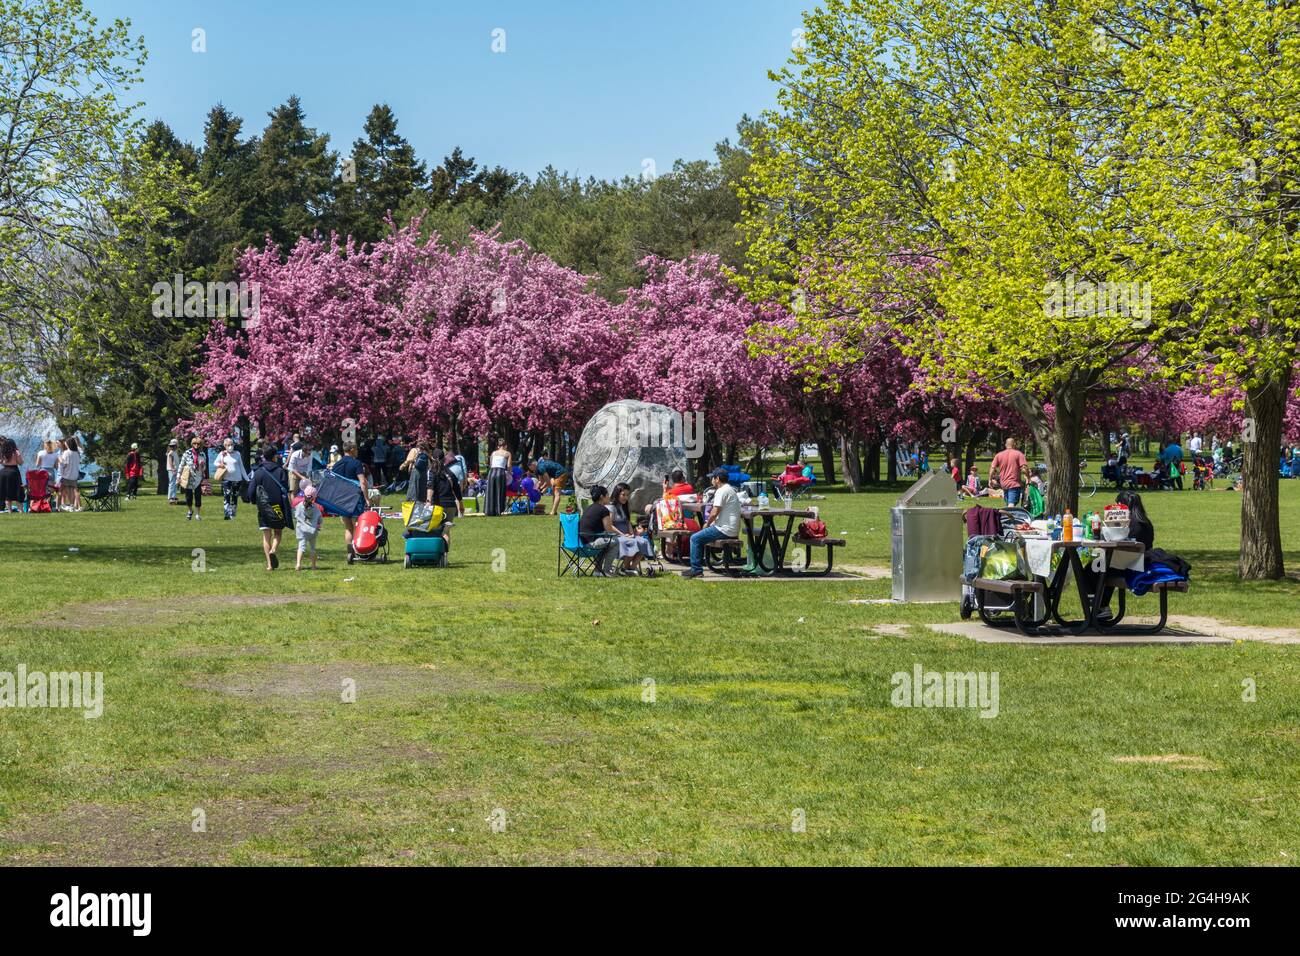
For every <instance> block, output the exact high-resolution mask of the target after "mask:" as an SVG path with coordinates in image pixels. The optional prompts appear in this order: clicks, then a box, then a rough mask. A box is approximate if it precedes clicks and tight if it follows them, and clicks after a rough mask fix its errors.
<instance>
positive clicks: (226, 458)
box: [216, 438, 248, 521]
mask: <svg viewBox="0 0 1300 956" xmlns="http://www.w3.org/2000/svg"><path fill="white" fill-rule="evenodd" d="M216 477H218V478H219V480H220V481H221V499H222V502H223V503H224V508H223V509H222V518H223V519H224V520H226V521H230V520H232V519H233V518H234V517H235V514H236V513H237V512H238V511H239V494H240V492H241V491H242V490H243V487H244V482H246V481H248V469H247V468H245V467H244V456H243V455H241V454H240V453H239V449H237V448H236V447H235V440H234V439H233V438H227V439H226V440H225V441H224V442H223V443H222V446H221V453H220V454H219V455H217V471H216Z"/></svg>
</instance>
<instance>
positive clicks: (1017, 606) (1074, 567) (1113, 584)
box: [970, 540, 1188, 635]
mask: <svg viewBox="0 0 1300 956" xmlns="http://www.w3.org/2000/svg"><path fill="white" fill-rule="evenodd" d="M1052 547H1053V549H1060V550H1063V551H1064V555H1063V556H1062V560H1061V561H1060V563H1059V564H1058V565H1057V567H1056V570H1055V571H1054V572H1053V573H1052V575H1051V576H1050V578H1048V579H1046V580H1041V579H1037V578H1035V579H1032V580H994V579H991V578H976V579H975V580H974V581H972V582H970V584H971V586H972V587H974V588H975V607H976V608H977V609H978V610H979V615H980V620H982V621H983V622H984V623H985V624H989V625H992V626H994V627H998V626H1002V625H1003V624H1005V621H1004V620H1002V619H1000V618H999V617H998V615H999V614H1004V613H1006V611H1007V610H1010V612H1011V616H1012V619H1013V621H1014V623H1015V626H1016V630H1018V631H1019V632H1020V633H1021V634H1025V635H1030V634H1032V633H1035V632H1037V631H1038V629H1039V628H1040V627H1042V626H1043V625H1044V624H1046V623H1047V621H1048V619H1049V618H1054V619H1055V620H1056V623H1057V624H1059V625H1060V626H1061V628H1062V629H1064V630H1065V631H1066V632H1068V633H1073V634H1082V633H1083V632H1084V631H1087V630H1090V629H1094V628H1095V629H1096V630H1098V631H1101V632H1103V633H1104V632H1106V631H1110V630H1111V629H1112V628H1114V627H1115V626H1116V625H1117V624H1119V623H1120V621H1122V620H1123V619H1124V614H1125V611H1126V609H1127V608H1126V595H1127V593H1128V592H1129V590H1130V588H1129V586H1128V582H1127V581H1126V580H1125V578H1124V576H1123V575H1122V574H1117V573H1115V572H1114V571H1113V570H1108V571H1107V572H1106V573H1105V575H1104V576H1103V577H1101V580H1100V582H1099V591H1098V593H1096V594H1091V593H1089V592H1088V588H1087V586H1086V585H1085V582H1086V578H1085V575H1084V569H1083V564H1082V562H1081V561H1080V560H1079V551H1080V550H1081V549H1083V548H1093V549H1098V550H1101V551H1102V552H1103V557H1104V558H1105V559H1106V564H1109V555H1110V554H1111V552H1112V551H1114V550H1126V551H1135V550H1136V551H1141V550H1142V545H1141V544H1139V543H1138V542H1133V541H1125V542H1113V541H1088V540H1080V541H1057V542H1054V543H1053V545H1052ZM1067 574H1070V576H1072V577H1073V578H1074V581H1075V585H1076V587H1077V589H1078V595H1079V603H1080V604H1081V605H1082V606H1083V611H1084V617H1083V618H1082V619H1081V620H1077V621H1067V620H1065V619H1064V618H1062V617H1061V612H1060V604H1061V598H1062V597H1063V595H1064V590H1065V579H1066V575H1067ZM1187 590H1188V582H1187V581H1185V580H1183V581H1164V582H1158V583H1156V584H1153V585H1152V586H1151V593H1154V594H1157V595H1159V598H1160V617H1159V619H1158V620H1157V621H1156V622H1155V623H1154V624H1130V625H1127V627H1126V630H1127V631H1128V632H1130V633H1136V634H1157V633H1159V632H1160V631H1162V630H1164V628H1165V625H1166V624H1167V623H1168V620H1169V592H1170V591H1178V592H1182V593H1186V592H1187ZM984 592H993V593H995V594H1006V595H1009V596H1010V597H1011V598H1012V600H1011V607H1010V608H1006V609H997V608H994V609H989V608H988V607H987V606H986V604H985V600H984ZM1111 592H1116V593H1118V595H1119V607H1118V608H1117V609H1116V610H1115V611H1111V612H1110V613H1109V614H1103V613H1102V611H1103V609H1104V608H1105V607H1107V605H1108V603H1109V602H1108V601H1107V600H1105V598H1108V597H1109V596H1110V593H1111ZM1038 597H1041V598H1042V603H1043V613H1042V616H1041V617H1036V616H1035V614H1034V611H1035V610H1036V607H1035V605H1036V601H1035V599H1036V598H1038Z"/></svg>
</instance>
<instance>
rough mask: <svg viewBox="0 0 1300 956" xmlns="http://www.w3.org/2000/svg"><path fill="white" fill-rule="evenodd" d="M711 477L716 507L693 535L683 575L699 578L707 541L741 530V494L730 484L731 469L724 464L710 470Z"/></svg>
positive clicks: (728, 535) (737, 533)
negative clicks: (688, 565) (686, 566)
mask: <svg viewBox="0 0 1300 956" xmlns="http://www.w3.org/2000/svg"><path fill="white" fill-rule="evenodd" d="M709 480H710V481H711V482H712V484H713V489H714V491H713V507H712V508H711V509H710V510H709V517H708V520H707V521H705V522H704V527H703V528H701V529H700V530H699V531H697V532H695V533H694V534H693V535H691V566H690V569H689V570H686V571H683V572H682V577H684V578H698V577H699V576H700V575H702V574H703V573H704V546H705V545H706V544H709V543H710V542H713V541H717V540H718V539H720V538H734V537H736V536H737V535H739V534H740V497H739V496H738V495H737V494H736V489H735V488H733V487H731V483H730V472H728V471H727V469H725V468H715V469H713V471H711V472H709Z"/></svg>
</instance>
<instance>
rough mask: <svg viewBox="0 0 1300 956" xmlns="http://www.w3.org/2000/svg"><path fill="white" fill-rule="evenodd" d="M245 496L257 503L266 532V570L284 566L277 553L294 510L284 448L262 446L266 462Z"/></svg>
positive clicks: (255, 473) (263, 546)
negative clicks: (283, 454)
mask: <svg viewBox="0 0 1300 956" xmlns="http://www.w3.org/2000/svg"><path fill="white" fill-rule="evenodd" d="M244 500H245V501H247V502H248V503H249V504H252V505H256V507H257V527H258V530H259V531H261V532H262V553H263V554H264V555H265V556H266V570H268V571H274V570H275V569H276V568H278V567H279V566H280V558H279V556H278V555H277V554H276V551H277V550H278V549H279V547H280V537H281V535H283V534H284V529H285V528H286V527H287V526H288V524H289V520H290V515H291V514H292V511H291V509H290V507H289V476H288V474H287V473H286V472H285V470H284V466H283V465H281V464H280V449H278V448H276V447H275V446H274V445H267V446H266V447H265V448H263V449H262V463H261V465H259V466H258V469H257V470H256V471H255V472H253V477H252V479H251V480H250V481H249V482H248V491H247V492H246V493H245V495H244Z"/></svg>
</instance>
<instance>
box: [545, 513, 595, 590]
mask: <svg viewBox="0 0 1300 956" xmlns="http://www.w3.org/2000/svg"><path fill="white" fill-rule="evenodd" d="M580 518H581V515H578V514H576V513H575V514H561V515H560V550H559V551H558V552H557V553H556V556H555V576H556V577H559V578H562V577H564V576H565V575H566V574H568V573H569V572H570V571H572V572H573V573H574V576H575V577H579V578H580V577H583V576H584V575H585V576H588V577H590V576H591V574H592V572H594V571H595V570H596V562H597V561H598V560H599V559H600V556H601V555H602V554H603V553H604V551H605V549H604V548H593V547H590V546H589V545H585V544H583V543H582V539H581V538H579V537H578V521H579V519H580ZM566 557H567V558H568V559H569V562H568V564H565V565H563V569H561V562H562V561H563V559H564V558H566Z"/></svg>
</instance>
